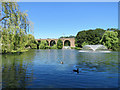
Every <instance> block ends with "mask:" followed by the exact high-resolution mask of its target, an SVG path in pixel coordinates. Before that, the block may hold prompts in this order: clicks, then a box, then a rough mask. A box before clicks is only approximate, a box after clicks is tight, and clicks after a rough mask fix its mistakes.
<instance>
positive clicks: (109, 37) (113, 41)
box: [100, 31, 119, 50]
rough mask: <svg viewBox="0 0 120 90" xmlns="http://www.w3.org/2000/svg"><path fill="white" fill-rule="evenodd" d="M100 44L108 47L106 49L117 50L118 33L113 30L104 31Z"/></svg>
mask: <svg viewBox="0 0 120 90" xmlns="http://www.w3.org/2000/svg"><path fill="white" fill-rule="evenodd" d="M100 42H101V44H103V45H105V46H107V47H108V49H113V50H117V48H118V47H119V46H118V33H117V32H114V31H106V32H105V33H104V35H103V37H102V39H101V40H100Z"/></svg>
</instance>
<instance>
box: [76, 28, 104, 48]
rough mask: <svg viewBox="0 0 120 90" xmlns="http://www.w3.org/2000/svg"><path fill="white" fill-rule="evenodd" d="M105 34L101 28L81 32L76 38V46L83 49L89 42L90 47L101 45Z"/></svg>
mask: <svg viewBox="0 0 120 90" xmlns="http://www.w3.org/2000/svg"><path fill="white" fill-rule="evenodd" d="M104 32H105V30H104V29H100V28H96V29H95V30H92V29H90V30H84V31H80V32H78V33H77V35H76V37H75V45H76V47H82V46H83V45H82V44H83V43H84V42H87V43H88V44H89V45H96V44H100V40H101V38H102V36H103V34H104Z"/></svg>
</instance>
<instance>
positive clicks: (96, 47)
mask: <svg viewBox="0 0 120 90" xmlns="http://www.w3.org/2000/svg"><path fill="white" fill-rule="evenodd" d="M79 52H110V51H109V50H108V49H107V47H105V46H104V45H85V46H84V47H83V49H82V50H80V51H79Z"/></svg>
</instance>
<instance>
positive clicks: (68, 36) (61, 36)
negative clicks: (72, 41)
mask: <svg viewBox="0 0 120 90" xmlns="http://www.w3.org/2000/svg"><path fill="white" fill-rule="evenodd" d="M60 38H75V36H72V35H70V36H61V37H60Z"/></svg>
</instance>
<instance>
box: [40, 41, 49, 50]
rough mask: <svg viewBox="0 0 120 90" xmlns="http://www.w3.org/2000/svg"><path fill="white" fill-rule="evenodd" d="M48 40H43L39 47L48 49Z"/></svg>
mask: <svg viewBox="0 0 120 90" xmlns="http://www.w3.org/2000/svg"><path fill="white" fill-rule="evenodd" d="M48 48H49V46H48V42H47V41H46V40H42V41H41V43H40V45H39V49H48Z"/></svg>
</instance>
